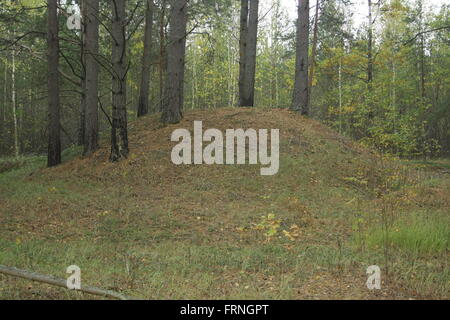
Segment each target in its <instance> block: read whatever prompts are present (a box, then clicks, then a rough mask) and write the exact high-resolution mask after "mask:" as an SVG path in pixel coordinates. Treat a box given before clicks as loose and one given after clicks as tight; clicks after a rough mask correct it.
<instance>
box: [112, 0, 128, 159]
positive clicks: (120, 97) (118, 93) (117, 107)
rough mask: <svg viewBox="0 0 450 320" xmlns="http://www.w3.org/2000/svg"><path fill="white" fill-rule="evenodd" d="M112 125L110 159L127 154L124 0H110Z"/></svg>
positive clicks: (119, 157) (120, 157) (123, 156)
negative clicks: (111, 14) (111, 17)
mask: <svg viewBox="0 0 450 320" xmlns="http://www.w3.org/2000/svg"><path fill="white" fill-rule="evenodd" d="M112 3H113V4H112V6H113V8H112V12H113V21H112V28H111V29H112V30H111V33H112V59H111V60H112V70H113V78H112V126H111V155H110V157H109V159H110V161H119V160H121V159H122V158H126V157H127V156H128V152H129V150H128V128H127V109H126V99H127V92H126V91H127V87H126V78H127V71H128V70H127V56H126V14H125V0H113V1H112Z"/></svg>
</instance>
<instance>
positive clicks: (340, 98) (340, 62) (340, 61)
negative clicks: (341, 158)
mask: <svg viewBox="0 0 450 320" xmlns="http://www.w3.org/2000/svg"><path fill="white" fill-rule="evenodd" d="M339 133H342V57H339Z"/></svg>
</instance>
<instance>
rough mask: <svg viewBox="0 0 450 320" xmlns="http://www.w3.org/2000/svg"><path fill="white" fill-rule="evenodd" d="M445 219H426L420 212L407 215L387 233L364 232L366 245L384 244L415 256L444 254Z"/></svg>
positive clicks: (436, 217) (446, 246) (378, 227)
mask: <svg viewBox="0 0 450 320" xmlns="http://www.w3.org/2000/svg"><path fill="white" fill-rule="evenodd" d="M449 223H450V221H449V220H448V216H431V217H426V216H425V215H424V214H423V213H418V214H410V215H408V216H407V217H403V218H402V219H401V220H398V221H395V222H394V224H393V225H392V226H390V228H389V229H388V230H383V228H382V227H380V226H375V227H374V228H372V229H370V230H368V231H367V240H366V241H367V245H368V246H369V247H370V248H376V247H382V246H383V245H384V244H385V242H386V241H387V242H388V243H389V245H390V246H391V247H394V248H396V249H398V250H400V251H404V252H407V253H411V254H414V255H417V256H432V255H435V254H441V253H443V252H445V251H447V250H448V249H449V248H448V245H449V229H448V226H449Z"/></svg>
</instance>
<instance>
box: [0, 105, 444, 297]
mask: <svg viewBox="0 0 450 320" xmlns="http://www.w3.org/2000/svg"><path fill="white" fill-rule="evenodd" d="M194 120H203V127H204V128H205V129H206V128H213V127H214V128H218V129H221V130H225V129H229V128H244V129H245V128H255V129H258V128H267V129H270V128H280V139H281V141H280V171H279V173H278V174H277V175H275V176H261V175H260V172H259V169H260V166H259V165H236V166H221V165H213V166H207V165H201V166H198V165H197V166H195V165H189V166H176V165H174V164H172V163H171V161H170V152H171V149H172V147H173V146H174V145H175V143H173V142H171V141H170V135H171V133H172V131H173V130H174V129H176V128H187V129H190V130H191V131H192V128H193V121H194ZM130 150H131V154H130V156H129V158H128V159H127V160H124V161H122V162H120V163H118V164H113V163H109V162H108V156H109V148H108V141H107V139H105V141H104V143H103V145H102V147H101V149H100V150H99V152H97V153H96V154H94V155H93V156H91V157H88V158H81V157H79V156H77V155H76V154H78V153H79V150H78V149H76V148H71V149H69V150H66V151H65V153H64V163H63V164H62V165H60V166H58V167H56V168H52V169H47V168H44V166H45V158H43V157H27V158H23V159H19V160H11V159H9V160H8V159H5V160H3V161H2V162H0V234H1V236H0V264H3V265H7V266H14V267H17V268H22V269H27V270H30V271H35V272H39V273H43V274H48V275H53V276H57V277H61V278H66V277H67V276H68V275H67V274H66V273H65V270H66V268H67V266H69V265H73V264H75V265H78V266H79V267H80V268H81V272H82V282H83V284H86V285H93V286H98V287H102V288H106V289H112V290H115V291H119V292H121V293H123V294H125V295H128V296H131V297H136V298H146V299H424V298H436V299H448V289H449V284H450V278H449V271H448V257H449V256H448V226H449V214H448V213H449V209H450V191H449V190H450V188H449V187H450V175H449V173H450V161H448V160H440V161H406V160H399V159H394V158H391V157H387V156H383V155H380V154H378V153H377V152H375V151H373V150H371V149H369V148H366V147H363V146H361V145H359V144H358V143H356V142H354V141H352V140H350V139H348V138H346V137H343V136H341V135H339V134H337V133H336V132H334V131H333V130H331V129H329V128H327V127H325V126H324V125H322V124H320V123H319V122H316V121H314V120H311V119H306V118H304V117H301V116H299V115H297V114H295V113H293V112H290V111H288V110H278V109H247V108H239V109H236V108H223V109H219V110H207V111H206V110H201V111H190V112H186V114H185V117H184V119H183V121H182V122H181V123H180V124H178V125H169V126H166V127H162V126H161V125H160V124H159V122H158V115H153V116H148V117H144V118H141V119H139V120H136V121H132V122H131V123H130ZM370 265H378V266H380V268H381V278H382V289H381V290H374V291H371V290H368V289H367V287H366V280H367V277H368V276H367V275H366V269H367V267H368V266H370ZM12 298H14V299H15V298H20V299H65V298H70V299H91V298H94V297H92V296H89V295H83V294H81V293H77V292H70V291H68V290H64V289H59V288H54V287H50V286H48V285H45V284H39V283H33V282H29V281H27V280H21V279H15V278H11V277H9V276H4V275H0V299H12Z"/></svg>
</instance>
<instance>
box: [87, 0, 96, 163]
mask: <svg viewBox="0 0 450 320" xmlns="http://www.w3.org/2000/svg"><path fill="white" fill-rule="evenodd" d="M85 5H86V8H85V10H86V21H85V28H86V33H85V35H86V38H85V48H84V49H85V57H84V59H85V65H86V84H85V85H86V88H85V95H86V98H85V99H86V101H85V102H86V116H85V138H84V154H85V155H90V154H92V153H94V152H95V151H96V150H97V149H98V64H97V61H96V60H95V59H96V58H95V56H96V55H98V38H99V36H98V26H99V21H98V14H99V5H98V1H96V0H85Z"/></svg>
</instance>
